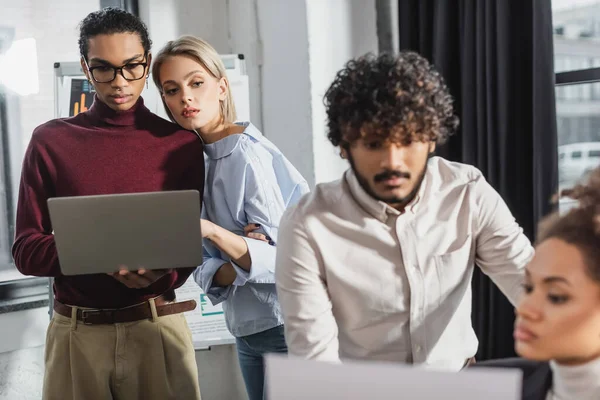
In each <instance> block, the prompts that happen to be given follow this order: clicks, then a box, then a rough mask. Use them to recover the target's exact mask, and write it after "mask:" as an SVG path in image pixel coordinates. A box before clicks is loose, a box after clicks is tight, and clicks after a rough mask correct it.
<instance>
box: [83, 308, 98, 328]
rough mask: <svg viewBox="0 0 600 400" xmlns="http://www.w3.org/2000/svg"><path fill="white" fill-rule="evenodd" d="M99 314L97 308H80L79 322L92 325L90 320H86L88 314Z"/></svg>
mask: <svg viewBox="0 0 600 400" xmlns="http://www.w3.org/2000/svg"><path fill="white" fill-rule="evenodd" d="M90 314H91V315H93V314H100V311H99V310H81V322H82V323H83V324H84V325H93V324H92V323H91V322H88V321H87V319H88V315H90Z"/></svg>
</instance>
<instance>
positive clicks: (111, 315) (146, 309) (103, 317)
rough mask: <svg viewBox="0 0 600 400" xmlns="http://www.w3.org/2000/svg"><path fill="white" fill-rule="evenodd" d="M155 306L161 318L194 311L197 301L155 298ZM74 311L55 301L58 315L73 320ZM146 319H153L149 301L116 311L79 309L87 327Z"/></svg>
mask: <svg viewBox="0 0 600 400" xmlns="http://www.w3.org/2000/svg"><path fill="white" fill-rule="evenodd" d="M154 304H156V314H157V315H158V316H159V317H162V316H164V315H171V314H179V313H182V312H186V311H192V310H193V309H195V308H196V301H195V300H187V301H182V302H179V303H172V302H169V301H168V300H165V298H164V297H163V296H159V297H157V298H155V299H154ZM72 309H73V307H71V306H68V305H66V304H62V303H61V302H59V301H58V300H56V299H54V311H56V313H57V314H60V315H62V316H64V317H67V318H71V313H72V311H71V310H72ZM144 319H152V310H151V308H150V303H149V302H148V301H146V302H144V303H140V304H136V305H134V306H131V307H125V308H118V309H114V310H100V309H81V308H77V321H80V322H82V323H84V324H86V325H109V324H118V323H124V322H134V321H141V320H144Z"/></svg>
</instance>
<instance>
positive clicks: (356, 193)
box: [344, 168, 427, 222]
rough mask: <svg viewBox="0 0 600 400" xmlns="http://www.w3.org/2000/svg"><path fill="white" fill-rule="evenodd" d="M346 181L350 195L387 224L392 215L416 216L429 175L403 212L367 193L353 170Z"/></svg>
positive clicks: (347, 173) (349, 172) (348, 172)
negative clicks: (407, 213)
mask: <svg viewBox="0 0 600 400" xmlns="http://www.w3.org/2000/svg"><path fill="white" fill-rule="evenodd" d="M344 180H345V181H346V183H347V184H348V188H349V190H350V194H351V195H352V197H353V198H354V200H355V201H356V202H357V203H358V204H359V205H360V206H361V207H362V208H363V209H364V210H365V211H366V212H368V213H369V214H371V215H372V216H373V217H375V218H377V219H378V220H379V221H381V222H386V221H387V219H388V218H389V216H390V215H392V216H398V215H402V214H405V213H406V212H409V213H410V214H413V215H414V214H415V213H416V212H417V210H418V206H419V204H420V203H421V199H422V198H423V194H424V192H425V187H426V185H427V174H425V177H424V178H423V182H422V183H421V187H420V188H419V192H418V193H417V195H416V196H415V198H414V199H413V200H412V201H411V202H410V203H408V204H407V205H406V207H405V208H404V211H403V212H400V211H398V210H396V209H395V208H393V207H390V206H389V205H388V204H387V203H384V202H383V201H380V200H377V199H375V198H373V196H371V195H370V194H369V193H367V192H366V191H365V190H364V189H363V187H362V186H361V184H360V182H359V181H358V178H357V176H356V174H355V173H354V171H353V170H352V168H350V169H348V170H347V171H346V172H345V174H344Z"/></svg>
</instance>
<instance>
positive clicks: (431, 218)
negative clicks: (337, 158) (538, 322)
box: [276, 52, 533, 371]
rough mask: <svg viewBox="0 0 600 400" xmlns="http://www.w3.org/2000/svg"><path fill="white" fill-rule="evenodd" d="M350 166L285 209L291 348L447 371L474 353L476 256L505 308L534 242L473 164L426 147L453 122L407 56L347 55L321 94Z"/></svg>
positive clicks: (421, 67)
mask: <svg viewBox="0 0 600 400" xmlns="http://www.w3.org/2000/svg"><path fill="white" fill-rule="evenodd" d="M325 106H326V109H327V116H328V128H329V140H330V141H331V143H333V144H334V145H335V146H339V147H340V149H341V155H342V157H344V158H346V159H347V160H348V161H349V162H350V166H351V168H350V169H349V170H348V171H346V173H345V174H344V176H343V177H342V179H340V180H339V181H335V182H331V183H325V184H321V185H318V186H317V188H316V190H314V191H313V192H312V193H311V194H309V195H306V196H305V197H304V198H303V199H302V200H301V201H300V203H299V204H298V205H297V206H296V207H294V208H292V209H289V211H288V212H287V213H286V214H285V216H284V218H283V219H282V222H281V227H280V236H279V243H278V252H277V253H278V255H277V269H276V282H277V290H278V296H279V300H280V302H281V306H282V309H283V314H284V320H285V333H286V340H287V343H288V346H289V351H290V354H292V355H295V356H300V357H304V358H311V359H318V360H328V361H339V360H340V359H344V358H347V359H363V360H382V361H393V362H401V363H412V364H421V365H424V366H431V367H435V368H442V369H447V370H451V371H458V370H460V369H462V368H463V367H465V365H467V364H469V363H470V362H471V361H472V360H473V356H474V355H475V353H476V352H477V345H478V342H477V337H476V336H475V333H474V331H473V328H472V324H471V276H472V274H473V268H474V265H475V264H477V265H478V266H479V267H480V268H481V269H482V270H483V271H484V272H485V273H486V274H487V275H489V276H490V277H491V278H492V280H493V281H494V282H495V283H496V284H497V285H498V286H499V287H500V289H501V290H502V291H503V292H504V294H505V295H506V296H507V297H508V298H509V299H510V301H511V302H513V303H515V302H516V301H517V299H518V297H519V295H520V293H521V284H522V282H523V278H524V267H525V265H526V264H527V263H528V261H529V260H530V259H531V257H532V256H533V248H532V246H531V244H530V242H529V240H528V239H527V237H525V235H524V234H523V232H522V229H521V228H520V227H519V225H518V224H517V223H516V222H515V219H514V217H513V216H512V215H511V212H510V211H509V209H508V207H507V206H506V204H505V203H504V201H503V200H502V198H501V197H500V195H499V194H498V193H497V192H496V191H495V190H494V189H493V188H492V187H491V186H490V185H489V184H488V183H487V182H486V181H485V179H484V177H483V176H482V174H481V172H480V171H478V170H477V169H475V168H474V167H472V166H468V165H464V164H459V163H455V162H449V161H447V160H444V159H442V158H440V157H434V156H433V153H434V151H435V147H436V144H437V143H441V142H443V141H444V140H446V139H447V138H448V136H449V135H451V134H452V133H453V132H454V130H455V129H456V127H457V125H458V119H457V118H456V116H455V115H454V113H453V108H452V98H451V96H450V94H449V92H448V89H447V87H446V85H445V83H444V80H443V79H442V77H441V76H440V74H439V73H438V72H436V71H435V69H434V68H433V67H432V66H431V65H430V64H429V63H428V62H427V60H425V59H424V58H423V57H421V56H419V55H418V54H415V53H411V52H405V53H401V54H399V55H398V56H392V55H388V54H383V55H380V56H378V57H375V56H372V55H367V56H364V57H361V58H358V59H356V60H352V61H350V62H348V64H347V65H346V66H345V68H344V69H342V70H341V71H340V72H339V73H338V74H337V76H336V78H335V80H334V82H333V84H332V85H331V86H330V88H329V90H328V91H327V93H326V94H325Z"/></svg>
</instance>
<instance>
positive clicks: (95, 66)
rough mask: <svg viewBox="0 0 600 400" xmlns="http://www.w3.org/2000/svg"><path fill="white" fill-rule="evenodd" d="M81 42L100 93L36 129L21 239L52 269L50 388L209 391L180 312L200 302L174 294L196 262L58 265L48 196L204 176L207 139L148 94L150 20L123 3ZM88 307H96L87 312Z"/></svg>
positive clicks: (93, 393) (25, 253)
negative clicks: (102, 268)
mask: <svg viewBox="0 0 600 400" xmlns="http://www.w3.org/2000/svg"><path fill="white" fill-rule="evenodd" d="M79 48H80V53H81V65H82V68H83V70H84V71H85V73H86V75H87V77H88V79H89V80H90V82H91V84H92V85H93V86H94V89H95V91H96V95H95V98H94V103H93V104H92V106H91V107H90V109H89V110H88V111H86V112H83V113H80V114H78V115H76V116H75V117H72V118H66V119H57V120H53V121H50V122H47V123H45V124H43V125H41V126H39V127H38V128H37V129H36V130H35V131H34V132H33V135H32V138H31V142H30V144H29V147H28V149H27V152H26V154H25V159H24V162H23V170H22V176H21V185H20V192H19V202H18V210H17V224H16V238H15V243H14V245H13V256H14V259H15V264H16V266H17V268H18V269H19V270H20V271H21V272H22V273H23V274H25V275H34V276H47V277H54V295H55V299H54V311H55V312H54V315H53V318H52V321H51V322H50V325H49V327H48V335H47V340H46V355H45V362H46V374H45V377H44V389H43V391H44V395H43V398H44V399H61V400H68V399H86V400H94V399H111V398H114V399H161V400H163V399H200V389H199V386H198V372H197V367H196V359H195V352H194V348H193V345H192V340H191V335H190V331H189V328H188V326H187V324H186V321H185V319H184V316H183V314H182V312H184V311H188V310H191V309H193V307H194V304H193V302H181V303H177V302H175V293H174V289H176V288H177V287H179V286H181V285H182V284H183V283H184V282H185V281H186V279H187V278H188V277H189V275H190V274H191V273H192V271H193V270H194V268H193V267H192V268H185V269H177V270H169V269H165V270H161V271H144V270H138V271H126V270H123V271H120V272H117V273H115V274H112V275H106V274H95V275H81V276H64V275H62V274H61V269H60V263H59V259H58V255H57V251H56V246H55V243H54V238H53V235H52V226H51V224H50V219H49V216H48V209H47V205H46V202H47V200H48V199H49V198H51V197H62V196H80V195H98V194H112V193H126V192H151V191H161V190H184V189H195V190H199V191H200V192H201V193H202V191H203V186H204V161H203V148H202V144H201V141H200V140H198V139H197V137H196V136H195V135H194V134H193V133H191V132H189V131H185V130H182V129H180V128H179V127H178V126H176V125H174V124H172V123H170V122H168V121H166V120H164V119H162V118H160V117H158V116H156V115H154V114H152V113H151V112H150V110H148V109H147V108H146V107H145V106H144V102H143V100H142V98H141V97H140V95H141V93H142V90H143V88H144V84H146V82H147V79H148V66H149V65H150V61H151V54H150V39H149V35H148V31H147V29H146V27H145V25H144V24H143V22H142V21H141V20H139V19H138V18H137V17H135V16H133V15H131V14H129V13H127V12H125V11H122V10H118V9H111V8H108V9H104V10H102V11H98V12H94V13H91V14H90V15H88V16H87V17H86V18H85V19H84V20H83V21H82V23H81V26H80V37H79ZM89 228H90V229H94V227H93V226H90V227H89ZM156 229H160V227H159V226H157V227H156ZM99 245H101V244H99ZM123 245H124V246H126V245H127V244H126V243H123ZM131 267H135V268H137V267H138V266H131ZM165 268H169V266H168V265H165ZM83 314H85V315H86V316H87V317H90V318H86V321H85V323H83V318H82V317H83ZM91 317H93V318H91Z"/></svg>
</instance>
